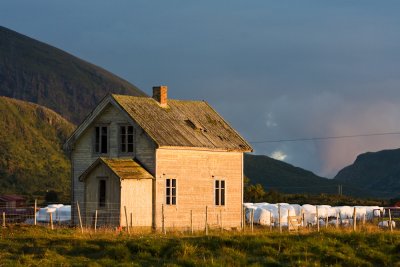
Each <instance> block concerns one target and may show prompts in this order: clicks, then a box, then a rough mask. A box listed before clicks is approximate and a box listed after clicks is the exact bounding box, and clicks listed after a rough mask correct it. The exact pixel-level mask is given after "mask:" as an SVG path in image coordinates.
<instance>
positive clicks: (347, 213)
mask: <svg viewBox="0 0 400 267" xmlns="http://www.w3.org/2000/svg"><path fill="white" fill-rule="evenodd" d="M336 211H337V212H338V213H339V216H340V218H341V219H348V218H353V212H354V208H353V207H350V206H339V207H336Z"/></svg>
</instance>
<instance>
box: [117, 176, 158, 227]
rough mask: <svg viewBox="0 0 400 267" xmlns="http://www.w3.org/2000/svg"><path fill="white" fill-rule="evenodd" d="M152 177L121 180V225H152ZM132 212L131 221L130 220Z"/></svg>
mask: <svg viewBox="0 0 400 267" xmlns="http://www.w3.org/2000/svg"><path fill="white" fill-rule="evenodd" d="M152 183H153V180H152V179H139V180H137V179H126V180H122V181H121V225H122V226H126V218H125V210H124V206H125V207H126V211H127V216H128V225H129V226H133V227H151V226H152V187H153V185H152ZM131 214H132V221H131Z"/></svg>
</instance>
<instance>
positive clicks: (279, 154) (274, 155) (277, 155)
mask: <svg viewBox="0 0 400 267" xmlns="http://www.w3.org/2000/svg"><path fill="white" fill-rule="evenodd" d="M286 157H287V155H286V154H285V153H283V152H282V151H279V150H277V151H274V152H272V154H271V158H273V159H276V160H281V161H284V160H285V159H286Z"/></svg>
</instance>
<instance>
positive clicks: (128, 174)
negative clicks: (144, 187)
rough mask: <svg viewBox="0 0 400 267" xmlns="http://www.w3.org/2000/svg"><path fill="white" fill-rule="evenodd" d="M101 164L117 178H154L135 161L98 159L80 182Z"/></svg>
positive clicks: (83, 174) (81, 177)
mask: <svg viewBox="0 0 400 267" xmlns="http://www.w3.org/2000/svg"><path fill="white" fill-rule="evenodd" d="M99 164H104V165H105V166H106V167H108V168H109V169H110V170H111V171H112V172H113V173H114V174H115V175H116V176H117V177H119V178H120V179H121V180H123V179H153V178H154V177H153V176H152V175H151V174H150V173H149V172H148V171H147V170H145V169H144V168H143V167H142V166H141V165H140V163H138V162H137V161H135V160H133V159H120V158H118V159H112V158H98V159H97V160H96V161H95V162H94V163H93V164H92V165H91V166H90V167H89V168H88V169H87V170H86V171H85V172H84V173H82V175H81V176H80V177H79V180H80V181H83V180H84V179H86V177H87V176H88V175H89V174H90V173H91V172H92V171H93V169H94V168H95V167H97V166H98V165H99Z"/></svg>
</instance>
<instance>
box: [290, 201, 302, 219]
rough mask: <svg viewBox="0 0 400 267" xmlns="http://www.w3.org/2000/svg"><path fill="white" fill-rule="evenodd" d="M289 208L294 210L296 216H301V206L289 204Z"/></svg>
mask: <svg viewBox="0 0 400 267" xmlns="http://www.w3.org/2000/svg"><path fill="white" fill-rule="evenodd" d="M290 206H291V207H292V208H293V209H294V212H295V213H296V216H300V215H301V206H300V205H299V204H290Z"/></svg>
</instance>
